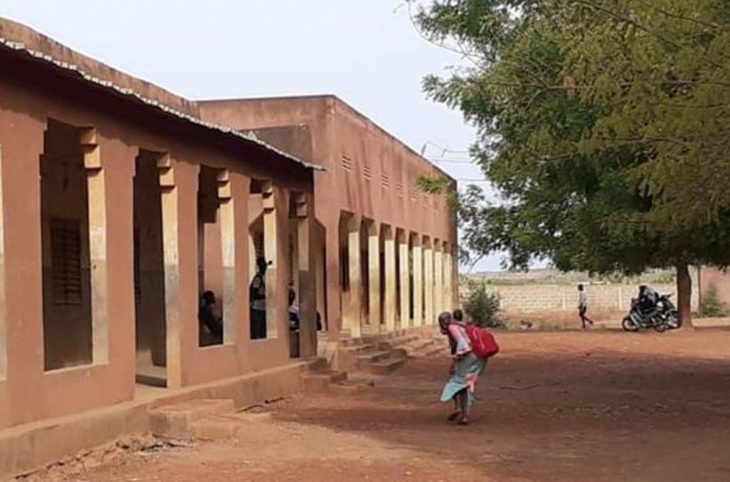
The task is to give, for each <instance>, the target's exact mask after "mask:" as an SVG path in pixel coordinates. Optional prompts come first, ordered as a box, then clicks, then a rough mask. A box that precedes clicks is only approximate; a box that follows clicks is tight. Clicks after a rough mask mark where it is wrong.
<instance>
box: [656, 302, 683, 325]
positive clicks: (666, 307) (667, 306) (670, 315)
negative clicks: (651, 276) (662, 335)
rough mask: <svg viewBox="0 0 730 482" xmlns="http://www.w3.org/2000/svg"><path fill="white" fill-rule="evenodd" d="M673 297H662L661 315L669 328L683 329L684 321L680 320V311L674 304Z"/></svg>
mask: <svg viewBox="0 0 730 482" xmlns="http://www.w3.org/2000/svg"><path fill="white" fill-rule="evenodd" d="M671 297H672V295H661V296H660V297H659V303H658V304H659V305H660V306H661V311H660V314H661V316H662V317H664V321H666V323H667V328H669V329H670V330H676V329H677V328H681V327H682V321H681V320H680V319H679V311H677V307H676V306H674V303H672V301H671V299H670V298H671Z"/></svg>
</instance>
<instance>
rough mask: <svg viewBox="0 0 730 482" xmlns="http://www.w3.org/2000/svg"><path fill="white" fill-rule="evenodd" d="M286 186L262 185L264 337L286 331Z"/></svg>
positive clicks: (287, 277) (287, 237)
mask: <svg viewBox="0 0 730 482" xmlns="http://www.w3.org/2000/svg"><path fill="white" fill-rule="evenodd" d="M288 205H289V203H288V196H287V193H286V191H285V190H283V189H282V188H279V187H275V186H274V185H273V184H272V183H271V182H266V183H264V186H263V207H264V257H265V258H266V260H267V261H269V262H270V263H271V264H270V265H269V269H268V271H267V272H266V337H267V338H276V337H277V336H278V335H279V333H288V326H289V319H288V297H287V293H288V279H289V276H288V271H289V263H288V252H289V233H288V231H289V229H288V227H289V212H288V211H289V210H288V209H287V206H288Z"/></svg>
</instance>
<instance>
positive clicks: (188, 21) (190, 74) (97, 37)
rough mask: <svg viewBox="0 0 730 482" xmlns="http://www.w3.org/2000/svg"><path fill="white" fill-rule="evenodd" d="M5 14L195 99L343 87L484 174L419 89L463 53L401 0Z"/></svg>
mask: <svg viewBox="0 0 730 482" xmlns="http://www.w3.org/2000/svg"><path fill="white" fill-rule="evenodd" d="M0 16H1V17H6V18H9V19H11V20H14V21H17V22H21V23H24V24H26V25H28V26H30V27H32V28H34V29H36V30H38V31H40V32H42V33H44V34H46V35H48V36H50V37H52V38H54V39H56V40H58V41H60V42H61V43H63V44H65V45H67V46H69V47H71V48H72V49H74V50H78V51H80V52H82V53H84V54H85V55H88V56H91V57H94V58H96V59H98V60H101V61H102V62H104V63H106V64H109V65H111V66H113V67H115V68H117V69H119V70H122V71H124V72H126V73H128V74H131V75H133V76H135V77H139V78H142V79H145V80H148V81H151V82H153V83H155V84H157V85H159V86H161V87H163V88H165V89H167V90H170V91H172V92H174V93H176V94H179V95H182V96H183V97H186V98H190V99H214V98H235V97H265V96H266V97H268V96H281V95H298V94H335V95H337V96H339V97H341V98H342V99H343V100H345V101H346V102H348V103H349V104H351V105H353V106H354V107H355V108H356V109H358V110H359V111H361V112H363V113H364V114H366V115H367V116H368V117H370V118H371V119H373V120H374V121H375V122H376V123H378V124H379V125H381V126H382V127H384V128H385V129H386V130H388V131H390V132H391V133H392V134H394V135H395V136H396V137H398V138H399V139H401V140H402V141H403V142H405V143H406V144H408V145H409V146H411V147H412V148H413V149H415V150H416V151H418V152H421V151H422V149H424V146H426V147H425V151H423V152H424V153H425V155H426V157H428V158H430V159H432V160H433V161H434V162H436V164H437V165H439V166H440V167H441V168H442V169H444V170H445V171H447V172H448V173H449V174H451V175H452V176H453V177H455V178H456V179H458V180H459V181H460V183H461V184H462V185H465V184H467V183H468V182H470V181H474V180H483V179H484V178H483V175H482V173H481V171H480V170H479V169H478V168H477V167H476V166H475V165H473V164H470V163H468V162H465V161H468V154H467V153H466V151H467V149H468V148H469V146H470V144H471V143H472V140H473V137H474V130H473V128H471V127H470V126H468V125H466V123H465V122H464V121H463V119H462V117H461V115H460V114H459V113H458V112H455V111H452V110H450V109H448V108H447V107H445V106H443V105H439V104H436V103H433V102H432V101H430V100H428V99H426V97H425V95H424V93H423V92H422V90H421V80H422V79H423V77H424V76H425V75H427V74H430V73H446V68H447V67H448V66H452V65H458V64H459V63H460V61H461V59H460V58H459V57H458V56H457V55H456V54H454V53H452V52H449V51H447V50H444V49H441V48H439V47H436V46H434V45H432V44H430V43H429V42H427V41H425V40H424V39H423V38H421V37H420V35H419V34H418V31H417V30H416V29H415V27H414V26H413V25H412V23H411V20H410V16H409V14H408V9H407V7H405V6H404V5H403V0H309V1H306V2H305V1H302V0H238V1H235V0H207V1H205V2H192V1H187V2H185V1H179V0H178V1H172V0H154V1H153V0H147V1H140V0H127V1H124V2H104V1H99V0H65V1H63V2H61V1H58V0H0ZM443 159H449V160H451V161H456V162H445V161H444V160H443ZM480 185H481V186H485V184H484V183H483V182H482V183H480ZM496 269H499V257H498V256H493V257H490V258H488V259H485V260H483V261H482V262H480V263H479V264H478V265H477V266H476V267H474V270H476V271H480V270H496Z"/></svg>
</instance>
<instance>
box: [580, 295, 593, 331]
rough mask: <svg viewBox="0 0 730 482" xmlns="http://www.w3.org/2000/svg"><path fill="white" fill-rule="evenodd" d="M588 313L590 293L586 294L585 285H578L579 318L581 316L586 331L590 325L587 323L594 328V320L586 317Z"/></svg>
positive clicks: (582, 325)
mask: <svg viewBox="0 0 730 482" xmlns="http://www.w3.org/2000/svg"><path fill="white" fill-rule="evenodd" d="M586 313H588V293H586V290H585V287H584V286H583V284H579V285H578V316H580V323H581V327H582V328H583V329H584V330H585V329H586V328H587V326H588V325H586V323H589V324H590V325H591V326H593V320H591V319H590V318H588V316H586Z"/></svg>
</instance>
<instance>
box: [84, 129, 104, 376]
mask: <svg viewBox="0 0 730 482" xmlns="http://www.w3.org/2000/svg"><path fill="white" fill-rule="evenodd" d="M81 148H82V151H83V156H84V168H85V169H86V176H87V186H88V187H87V191H88V193H87V195H88V207H89V209H88V215H89V261H90V263H91V268H92V269H91V275H90V276H91V280H90V281H91V326H92V337H93V339H92V347H93V360H94V363H95V364H105V363H108V362H109V320H108V317H107V313H108V312H107V301H108V299H109V293H108V290H107V288H108V285H107V282H108V280H107V204H106V182H105V180H106V173H105V171H104V169H103V167H102V160H101V152H100V149H99V145H98V143H97V140H96V131H95V130H94V129H87V130H85V131H84V132H82V133H81Z"/></svg>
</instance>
